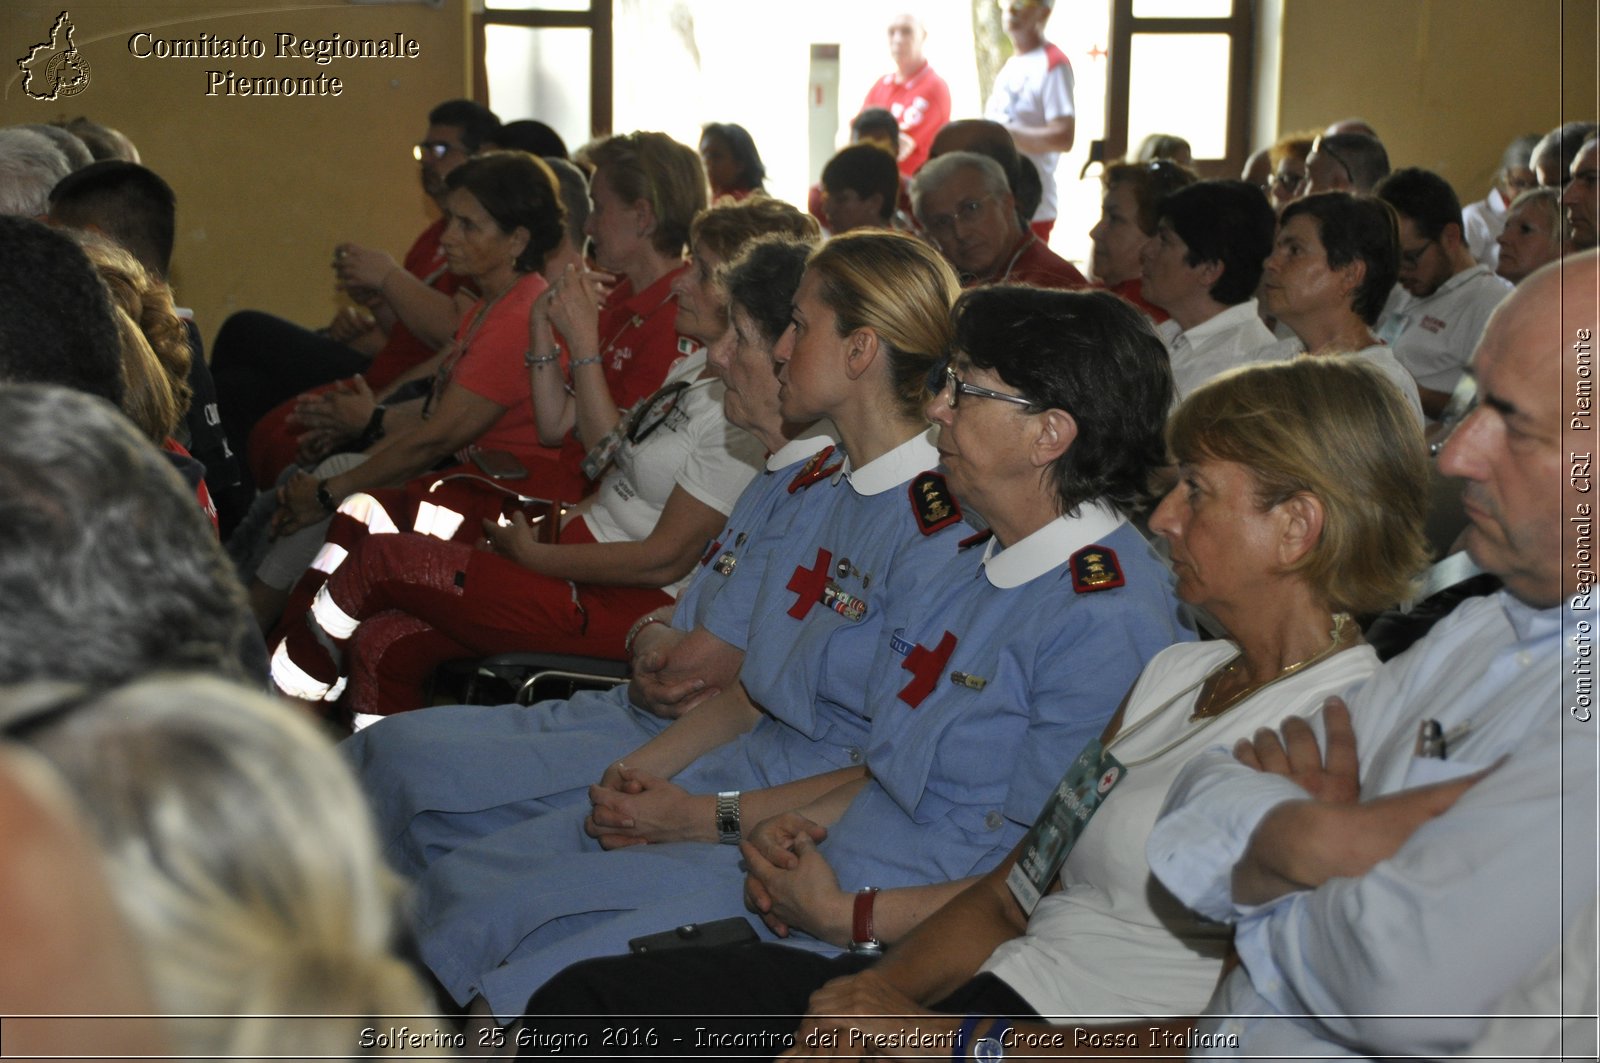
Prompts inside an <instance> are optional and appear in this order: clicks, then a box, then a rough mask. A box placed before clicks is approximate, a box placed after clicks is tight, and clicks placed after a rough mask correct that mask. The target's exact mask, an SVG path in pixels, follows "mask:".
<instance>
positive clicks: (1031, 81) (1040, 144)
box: [984, 0, 1076, 240]
mask: <svg viewBox="0 0 1600 1063" xmlns="http://www.w3.org/2000/svg"><path fill="white" fill-rule="evenodd" d="M1054 3H1055V0H1010V3H1008V4H1007V5H1006V36H1008V37H1010V38H1011V47H1012V51H1013V52H1014V54H1013V55H1012V56H1011V58H1010V59H1007V60H1006V65H1005V66H1003V67H1001V68H1000V73H999V74H998V75H997V76H996V77H995V79H994V89H993V90H992V91H991V92H990V93H989V105H988V107H987V108H985V110H984V117H985V118H988V119H991V120H993V121H996V122H999V123H1000V124H1001V125H1003V126H1005V127H1006V129H1007V131H1008V132H1010V134H1011V139H1012V140H1013V141H1015V142H1016V145H1017V150H1018V151H1019V152H1021V153H1022V154H1023V155H1026V156H1027V157H1028V158H1029V159H1031V160H1032V161H1033V164H1034V165H1035V166H1036V167H1038V168H1039V180H1040V181H1041V182H1042V183H1043V185H1044V196H1043V198H1042V200H1041V201H1040V203H1039V209H1038V210H1037V211H1035V212H1034V215H1033V231H1034V232H1035V233H1036V234H1038V236H1039V239H1041V240H1048V239H1049V237H1050V230H1051V229H1052V228H1054V227H1055V222H1056V162H1057V161H1058V160H1059V159H1060V158H1061V153H1062V152H1065V151H1071V150H1072V140H1073V135H1074V132H1075V130H1076V124H1075V123H1076V118H1075V111H1074V108H1073V103H1072V84H1073V82H1072V64H1071V63H1069V62H1068V61H1067V56H1066V53H1064V52H1062V50H1061V49H1060V48H1057V47H1056V46H1055V45H1053V44H1051V43H1050V42H1049V41H1047V40H1045V39H1044V27H1045V23H1046V22H1048V21H1050V10H1051V8H1052V7H1053V6H1054Z"/></svg>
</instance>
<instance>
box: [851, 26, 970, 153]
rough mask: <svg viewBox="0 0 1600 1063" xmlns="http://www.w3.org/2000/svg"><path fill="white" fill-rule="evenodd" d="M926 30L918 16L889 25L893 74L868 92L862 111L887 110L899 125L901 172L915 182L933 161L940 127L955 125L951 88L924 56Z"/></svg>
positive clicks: (881, 79)
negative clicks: (923, 167) (931, 152)
mask: <svg viewBox="0 0 1600 1063" xmlns="http://www.w3.org/2000/svg"><path fill="white" fill-rule="evenodd" d="M927 39H928V30H927V27H926V26H924V25H923V24H922V20H921V19H919V18H918V17H917V16H916V15H912V14H902V15H896V16H895V17H894V18H893V19H892V20H890V22H889V55H890V56H892V57H893V58H894V65H895V69H894V72H893V73H889V74H885V75H883V77H881V78H879V79H878V80H877V82H876V83H875V84H874V85H873V86H872V88H871V89H869V90H868V91H867V98H866V99H865V100H864V101H862V104H861V110H863V111H865V110H866V109H867V108H869V107H882V108H883V109H884V110H886V111H888V112H889V113H890V114H892V115H894V118H895V121H896V122H898V123H899V124H900V172H901V173H903V174H905V175H906V176H907V177H910V176H911V175H912V174H914V173H916V172H917V168H918V167H920V166H921V165H922V164H923V163H924V162H926V161H927V159H928V148H929V147H930V146H931V145H932V144H933V136H934V134H935V133H937V132H939V129H940V127H941V126H943V125H944V124H945V123H946V122H948V121H950V86H949V85H946V84H945V81H944V78H942V77H940V76H939V75H938V74H935V73H934V72H933V67H931V66H929V65H928V61H927V60H926V59H924V58H923V56H922V46H923V44H924V43H925V42H926V41H927Z"/></svg>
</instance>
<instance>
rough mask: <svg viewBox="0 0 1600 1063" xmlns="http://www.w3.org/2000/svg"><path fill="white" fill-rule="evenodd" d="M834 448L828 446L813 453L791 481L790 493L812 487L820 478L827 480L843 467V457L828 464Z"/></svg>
mask: <svg viewBox="0 0 1600 1063" xmlns="http://www.w3.org/2000/svg"><path fill="white" fill-rule="evenodd" d="M834 450H835V448H834V447H832V446H827V447H823V448H822V449H821V450H819V451H817V452H816V453H815V454H813V455H812V456H811V460H810V461H808V462H806V464H805V467H804V468H802V469H801V470H800V472H799V473H798V474H796V476H795V478H794V479H793V480H791V481H789V493H790V494H791V495H792V494H794V493H795V492H796V491H798V490H800V489H801V488H802V487H810V486H811V485H812V484H814V483H817V482H818V481H819V480H826V479H827V478H828V477H830V476H832V475H833V474H834V473H836V472H838V471H839V470H840V469H841V468H843V467H844V460H843V459H842V458H841V459H840V460H839V461H836V462H834V463H833V464H832V465H829V464H828V459H829V458H831V457H832V456H833V452H834Z"/></svg>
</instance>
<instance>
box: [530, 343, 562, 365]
mask: <svg viewBox="0 0 1600 1063" xmlns="http://www.w3.org/2000/svg"><path fill="white" fill-rule="evenodd" d="M560 360H561V359H560V358H558V357H556V356H555V355H553V354H534V353H533V348H532V347H529V348H528V349H527V350H526V351H524V352H523V353H522V364H523V365H525V366H527V367H528V368H529V369H532V368H533V367H534V366H536V365H549V364H550V363H551V362H559V361H560Z"/></svg>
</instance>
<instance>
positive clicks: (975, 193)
mask: <svg viewBox="0 0 1600 1063" xmlns="http://www.w3.org/2000/svg"><path fill="white" fill-rule="evenodd" d="M911 208H912V210H913V211H915V212H916V216H917V222H918V223H919V224H920V225H921V226H922V231H923V233H924V234H925V235H926V236H927V237H928V239H929V240H930V241H932V243H933V245H934V246H935V247H936V248H938V249H939V253H940V254H942V255H943V256H944V257H945V259H946V260H947V261H949V263H950V264H951V265H952V266H954V267H955V269H956V272H957V273H959V274H960V275H961V281H962V284H963V285H964V286H967V287H971V286H974V285H979V284H1006V283H1009V284H1035V285H1038V286H1039V287H1041V288H1083V287H1087V286H1088V283H1089V282H1088V281H1087V280H1086V279H1085V278H1084V276H1083V274H1082V273H1080V272H1078V270H1077V268H1076V267H1075V266H1073V265H1072V263H1070V262H1068V261H1067V260H1066V259H1064V258H1062V257H1060V256H1059V255H1057V254H1055V253H1054V252H1053V251H1051V250H1050V249H1049V248H1048V247H1046V246H1045V245H1044V241H1042V240H1040V239H1039V237H1038V236H1037V235H1036V234H1035V233H1032V232H1029V231H1028V230H1027V229H1026V228H1024V227H1023V225H1022V221H1021V219H1020V218H1019V217H1018V214H1017V201H1016V197H1015V196H1013V195H1012V194H1011V188H1010V186H1009V184H1008V183H1007V181H1006V175H1005V171H1004V170H1002V169H1001V167H1000V164H999V163H997V162H995V161H994V160H993V159H991V158H989V157H988V156H987V155H979V154H977V153H976V152H970V151H955V152H951V153H950V154H948V155H941V156H939V157H938V158H936V159H931V160H929V161H928V163H927V165H925V166H923V168H922V169H921V170H919V171H917V176H916V177H915V178H913V179H912V182H911Z"/></svg>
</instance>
